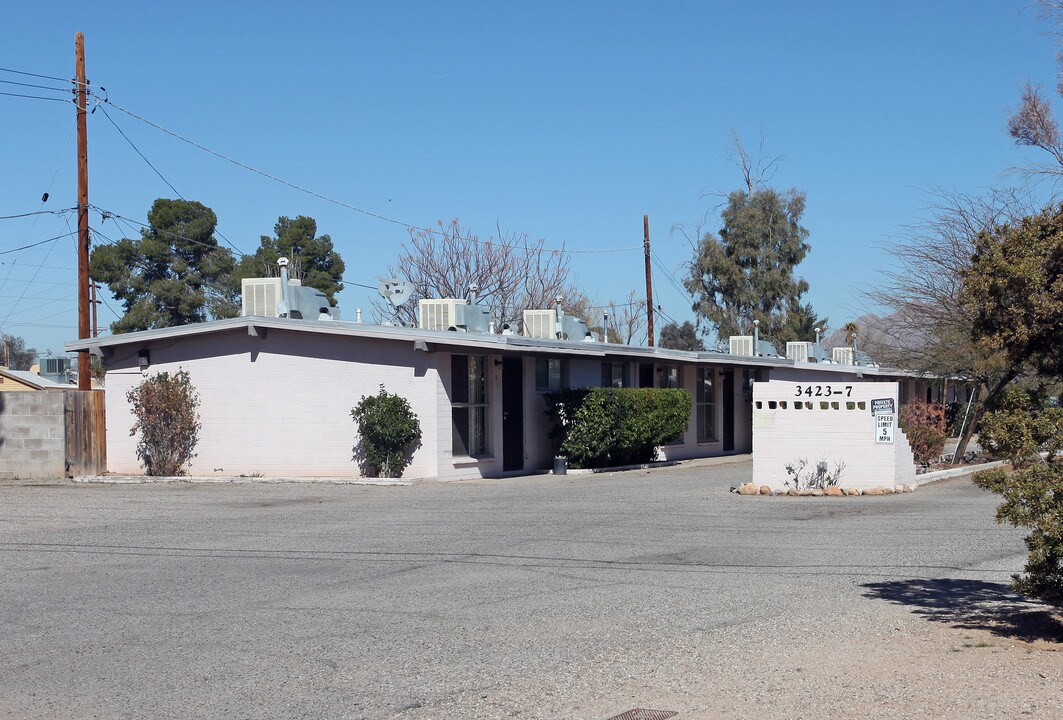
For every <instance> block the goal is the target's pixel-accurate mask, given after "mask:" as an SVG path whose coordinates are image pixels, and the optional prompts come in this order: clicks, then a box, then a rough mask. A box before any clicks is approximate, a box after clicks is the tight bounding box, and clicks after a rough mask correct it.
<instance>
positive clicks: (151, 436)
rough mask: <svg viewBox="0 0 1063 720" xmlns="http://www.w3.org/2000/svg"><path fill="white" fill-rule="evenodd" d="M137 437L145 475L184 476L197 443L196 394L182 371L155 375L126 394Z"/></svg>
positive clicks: (197, 403) (198, 426)
mask: <svg viewBox="0 0 1063 720" xmlns="http://www.w3.org/2000/svg"><path fill="white" fill-rule="evenodd" d="M126 400H128V401H129V403H130V405H132V406H133V415H134V416H135V417H136V422H135V423H133V427H132V429H130V431H129V434H130V435H136V434H137V433H138V432H139V433H140V440H138V441H137V457H138V458H139V459H140V461H141V463H143V465H144V470H145V472H147V474H148V475H166V476H171V475H184V474H185V467H186V466H187V465H188V463H189V462H190V461H191V460H192V458H194V457H195V456H196V454H195V447H196V443H198V442H199V430H200V428H201V427H202V426H201V424H200V422H199V413H198V412H196V408H198V407H199V394H198V393H197V392H196V389H195V387H194V386H193V385H192V380H191V378H190V377H189V376H188V372H187V371H185V370H178V371H177V372H175V373H173V374H172V375H171V374H170V373H166V372H163V373H158V374H157V375H153V376H152V377H150V378H148V379H147V380H145V381H144V382H142V383H140V384H139V385H137V386H136V387H135V388H133V389H132V390H130V391H129V392H127V393H126Z"/></svg>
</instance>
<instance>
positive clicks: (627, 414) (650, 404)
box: [545, 388, 691, 468]
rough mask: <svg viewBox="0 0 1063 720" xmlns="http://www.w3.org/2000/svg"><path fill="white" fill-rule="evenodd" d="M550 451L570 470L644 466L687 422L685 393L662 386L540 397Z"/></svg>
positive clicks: (688, 404)
mask: <svg viewBox="0 0 1063 720" xmlns="http://www.w3.org/2000/svg"><path fill="white" fill-rule="evenodd" d="M545 399H546V405H547V410H546V414H547V416H549V417H550V418H551V419H553V420H554V429H553V431H552V432H551V435H550V437H551V439H552V440H553V441H554V448H555V452H556V454H558V455H561V456H563V457H567V458H568V461H569V464H570V465H571V466H572V467H576V468H595V467H612V466H617V465H629V464H634V463H644V462H650V461H652V460H655V459H656V458H657V446H658V445H663V444H664V443H667V442H669V441H671V440H674V439H675V438H677V437H679V436H680V435H682V434H683V432H685V431H686V429H687V426H688V425H689V424H690V408H691V400H690V395H689V394H688V393H687V392H686V391H684V390H677V389H665V388H660V389H656V388H577V389H572V390H564V391H561V392H557V393H549V394H547V395H546V398H545Z"/></svg>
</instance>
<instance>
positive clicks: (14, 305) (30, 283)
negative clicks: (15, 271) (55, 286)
mask: <svg viewBox="0 0 1063 720" xmlns="http://www.w3.org/2000/svg"><path fill="white" fill-rule="evenodd" d="M63 221H64V222H65V223H66V229H67V230H68V232H67V233H66V235H59V236H57V237H54V238H52V239H51V242H52V244H51V246H49V248H48V252H46V253H45V254H44V258H43V259H42V260H41V262H40V265H38V266H37V269H36V270H34V271H33V277H31V278H30V282H29V283H27V284H26V287H24V288H23V289H22V294H21V295H20V296H19V299H18V300H16V301H15V302H14V304H13V305H12V306H11V309H10V310H8V312H7V315H6V316H5V317H4V320H3V322H0V328H4V327H6V326H7V323H8V321H9V320H10V319H11V315H12V314H13V313H14V312H15V308H17V307H18V304H19V303H20V302H22V298H24V297H25V296H26V292H27V291H28V290H29V289H30V285H32V284H33V281H35V280H36V279H37V275H39V274H40V272H41V267H43V265H44V263H45V261H47V260H48V256H49V255H51V254H52V250H53V249H55V243H56V242H58V241H59V239H60V238H62V237H69V236H70V235H76V234H77V231H76V230H71V229H70V220H69V218H67V216H65V215H64V216H63Z"/></svg>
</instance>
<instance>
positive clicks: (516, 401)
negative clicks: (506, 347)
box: [502, 357, 524, 471]
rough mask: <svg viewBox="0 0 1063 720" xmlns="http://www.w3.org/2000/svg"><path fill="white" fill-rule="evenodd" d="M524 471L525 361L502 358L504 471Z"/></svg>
mask: <svg viewBox="0 0 1063 720" xmlns="http://www.w3.org/2000/svg"><path fill="white" fill-rule="evenodd" d="M523 469H524V361H523V360H522V359H521V358H511V357H507V358H502V470H503V471H508V470H523Z"/></svg>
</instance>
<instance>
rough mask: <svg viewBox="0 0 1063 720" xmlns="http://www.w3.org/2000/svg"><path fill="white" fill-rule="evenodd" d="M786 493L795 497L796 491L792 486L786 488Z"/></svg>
mask: <svg viewBox="0 0 1063 720" xmlns="http://www.w3.org/2000/svg"><path fill="white" fill-rule="evenodd" d="M786 494H787V495H789V496H790V497H797V491H796V490H794V489H793V488H790V489H789V490H787V491H786Z"/></svg>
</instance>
